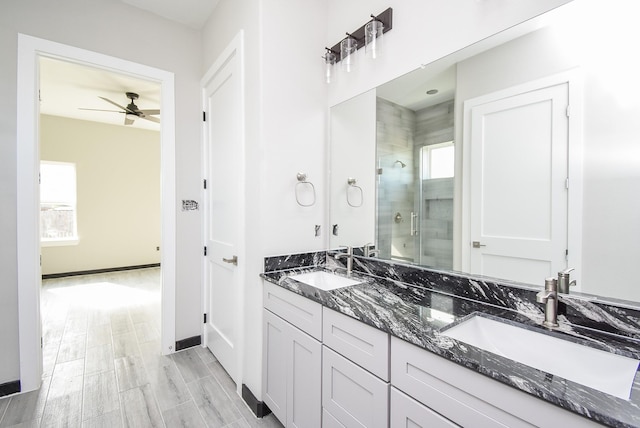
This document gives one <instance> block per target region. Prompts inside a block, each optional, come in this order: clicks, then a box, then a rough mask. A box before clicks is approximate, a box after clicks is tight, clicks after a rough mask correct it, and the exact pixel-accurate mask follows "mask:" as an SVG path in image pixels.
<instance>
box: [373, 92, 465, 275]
mask: <svg viewBox="0 0 640 428" xmlns="http://www.w3.org/2000/svg"><path fill="white" fill-rule="evenodd" d="M452 140H453V100H449V101H445V102H442V103H440V104H436V105H433V106H428V107H425V108H422V109H419V110H417V111H414V110H411V109H409V108H406V107H402V106H400V105H397V104H394V103H392V102H390V101H387V100H385V99H383V98H378V99H377V143H376V147H377V162H378V196H377V197H378V204H377V210H378V212H377V225H376V233H377V248H378V249H379V250H380V257H382V258H389V259H394V260H400V261H406V262H415V263H420V264H424V265H432V266H439V267H445V266H449V267H450V268H452V267H453V154H454V145H453V141H452Z"/></svg>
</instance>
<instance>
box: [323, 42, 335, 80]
mask: <svg viewBox="0 0 640 428" xmlns="http://www.w3.org/2000/svg"><path fill="white" fill-rule="evenodd" d="M323 58H324V79H325V81H326V82H327V83H331V80H333V78H334V72H333V69H334V64H335V63H336V61H337V59H338V57H337V55H336V54H335V53H334V52H333V51H331V50H327V53H326V54H325V56H324V57H323Z"/></svg>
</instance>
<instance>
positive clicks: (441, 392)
mask: <svg viewBox="0 0 640 428" xmlns="http://www.w3.org/2000/svg"><path fill="white" fill-rule="evenodd" d="M391 384H392V385H393V387H394V388H397V389H398V390H399V391H402V392H403V393H405V394H407V395H409V396H410V397H413V398H414V399H415V400H417V401H419V402H420V403H422V404H423V405H425V406H426V407H428V408H424V409H423V411H422V412H421V413H420V414H422V415H425V417H430V416H431V415H427V414H428V413H433V412H436V413H437V414H439V415H440V416H442V417H443V418H444V419H445V420H449V421H451V422H452V423H454V424H457V425H460V426H463V427H474V428H494V427H509V428H520V427H552V426H557V427H563V428H573V427H575V428H578V427H580V428H583V427H599V426H601V425H600V424H597V423H596V422H593V421H591V420H589V419H587V418H583V417H582V416H579V415H577V414H575V413H571V412H569V411H566V410H564V409H562V408H560V407H558V406H555V405H553V404H550V403H547V402H545V401H543V400H540V399H537V398H535V397H532V396H530V395H528V394H526V393H524V392H521V391H518V390H516V389H514V388H512V387H510V386H508V385H504V384H502V383H500V382H498V381H495V380H493V379H490V378H488V377H486V376H484V375H481V374H480V373H476V372H474V371H473V370H469V369H467V368H465V367H461V366H459V365H457V364H455V363H453V362H451V361H448V360H447V359H445V358H442V357H440V356H438V355H435V354H433V353H431V352H429V351H426V350H424V349H421V348H419V347H417V346H414V345H412V344H410V343H408V342H405V341H403V340H400V339H398V338H395V337H392V338H391ZM391 404H392V410H391V420H392V421H396V420H398V421H402V420H407V418H411V415H409V414H408V413H407V415H402V414H398V413H399V412H403V411H405V410H404V409H403V407H396V406H394V403H393V394H392V403H391ZM414 407H415V406H414ZM417 409H418V411H419V410H420V409H419V408H417ZM412 411H416V408H414V409H412ZM413 418H415V416H413ZM411 420H413V419H411ZM443 423H444V422H443ZM392 426H394V425H392ZM400 426H403V427H405V426H413V425H406V424H404V425H403V424H401V425H400ZM416 426H423V425H420V424H416ZM428 426H431V425H428ZM435 426H445V427H446V426H449V425H446V424H445V425H435ZM451 426H456V425H451Z"/></svg>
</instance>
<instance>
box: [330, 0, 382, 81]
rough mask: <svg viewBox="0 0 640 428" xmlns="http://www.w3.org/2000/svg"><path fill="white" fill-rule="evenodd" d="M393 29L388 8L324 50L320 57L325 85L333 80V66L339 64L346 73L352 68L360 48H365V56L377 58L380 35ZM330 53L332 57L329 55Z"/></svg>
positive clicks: (372, 16)
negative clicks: (322, 62) (323, 67)
mask: <svg viewBox="0 0 640 428" xmlns="http://www.w3.org/2000/svg"><path fill="white" fill-rule="evenodd" d="M392 28H393V9H392V8H388V9H387V10H385V11H384V12H382V13H380V14H378V15H373V14H372V15H371V20H370V21H368V22H366V23H365V24H364V25H363V26H361V27H360V28H358V29H357V30H355V31H352V32H351V33H346V35H347V37H345V38H344V39H342V40H340V41H339V42H338V43H336V44H335V45H334V46H333V47H331V48H325V49H326V51H327V52H326V54H325V55H324V56H323V57H322V58H323V59H324V63H325V80H326V81H327V83H329V82H331V80H332V79H333V74H334V73H333V69H334V67H333V65H334V64H336V63H338V62H339V63H341V66H342V69H343V70H344V71H346V72H347V73H348V72H350V71H351V70H352V69H353V67H354V61H355V57H354V54H355V53H356V51H357V50H358V49H360V48H361V47H364V46H367V47H366V48H365V51H366V54H367V56H369V57H370V58H377V57H378V56H379V55H380V49H381V42H382V40H383V39H382V35H383V34H384V33H386V32H387V31H389V30H391V29H392ZM329 53H332V54H333V56H331V55H329Z"/></svg>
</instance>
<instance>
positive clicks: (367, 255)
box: [362, 242, 375, 257]
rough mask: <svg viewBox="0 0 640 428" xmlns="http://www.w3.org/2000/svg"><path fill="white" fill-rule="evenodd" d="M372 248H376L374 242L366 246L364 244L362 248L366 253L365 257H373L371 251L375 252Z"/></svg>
mask: <svg viewBox="0 0 640 428" xmlns="http://www.w3.org/2000/svg"><path fill="white" fill-rule="evenodd" d="M372 247H375V244H374V243H373V242H367V243H366V244H364V245H363V246H362V250H363V252H364V256H365V257H370V256H371V251H375V250H373V249H372Z"/></svg>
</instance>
